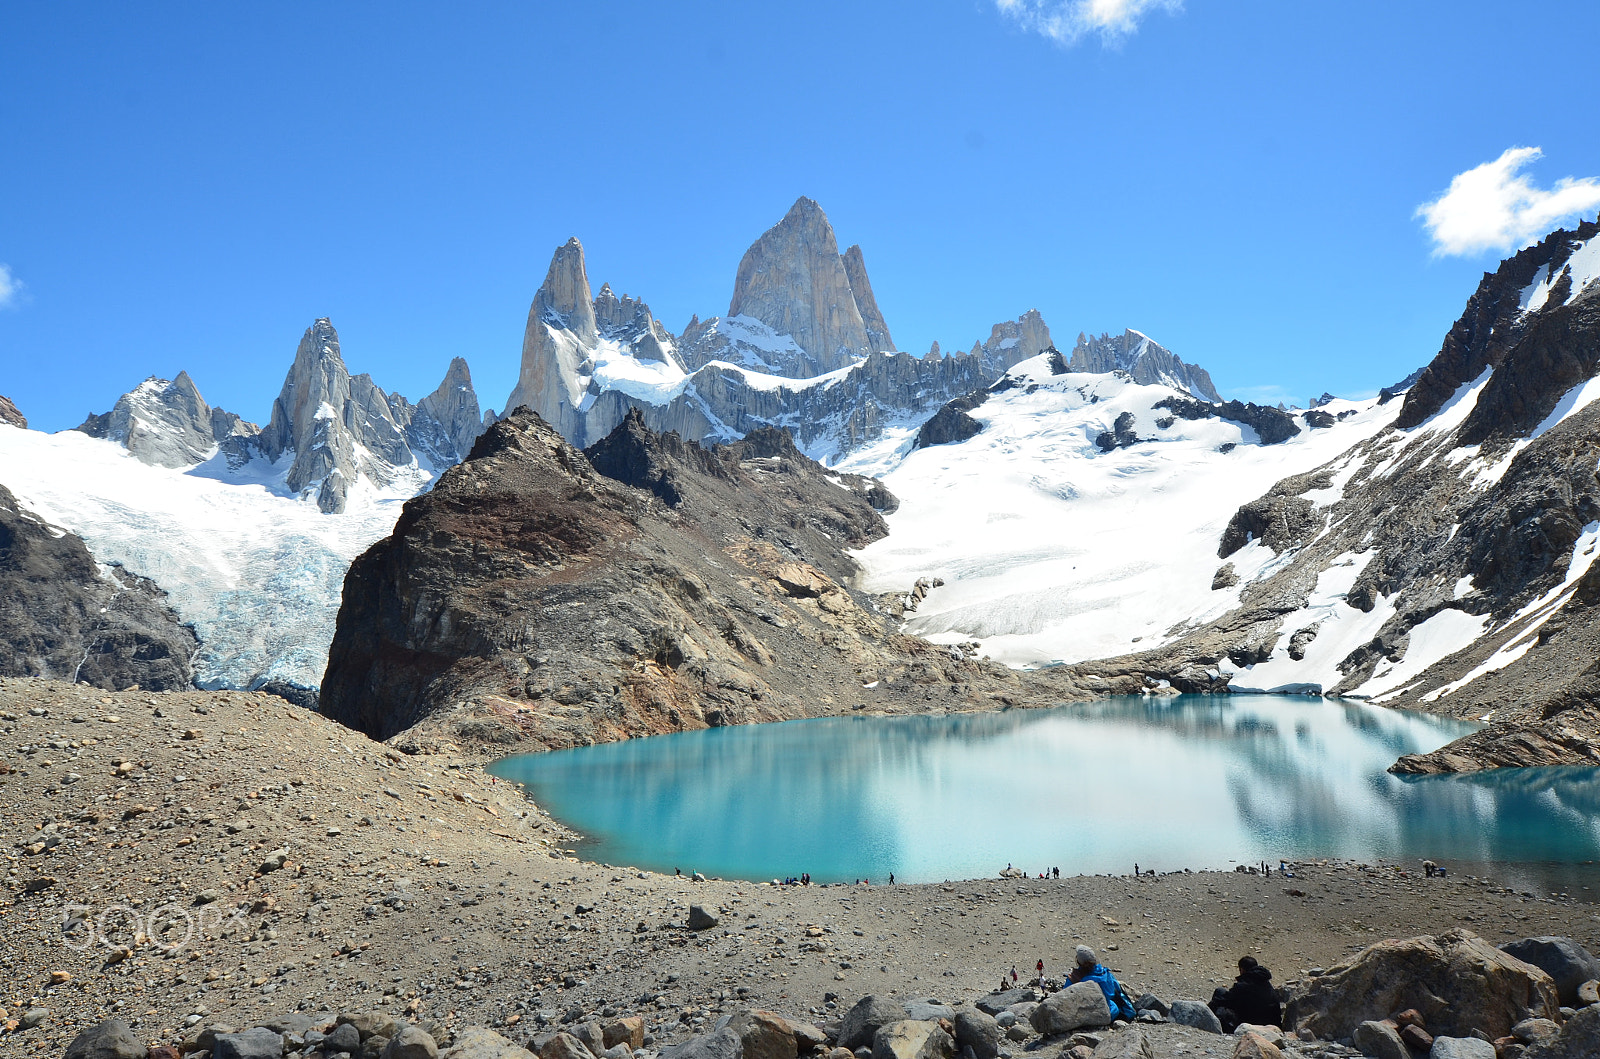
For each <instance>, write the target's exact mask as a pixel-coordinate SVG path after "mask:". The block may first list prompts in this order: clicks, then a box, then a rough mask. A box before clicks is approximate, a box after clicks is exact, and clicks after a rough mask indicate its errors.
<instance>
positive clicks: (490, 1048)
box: [439, 1026, 533, 1059]
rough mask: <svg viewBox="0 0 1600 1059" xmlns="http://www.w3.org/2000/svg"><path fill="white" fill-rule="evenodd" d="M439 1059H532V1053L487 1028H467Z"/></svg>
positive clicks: (457, 1035)
mask: <svg viewBox="0 0 1600 1059" xmlns="http://www.w3.org/2000/svg"><path fill="white" fill-rule="evenodd" d="M439 1059H533V1053H532V1052H530V1051H528V1049H526V1048H524V1047H522V1046H521V1045H518V1044H516V1043H514V1042H512V1041H508V1040H506V1039H505V1038H504V1037H502V1036H500V1034H498V1033H496V1032H495V1031H494V1030H491V1029H489V1028H488V1027H487V1026H468V1027H467V1028H466V1029H464V1030H462V1031H461V1032H460V1033H458V1034H456V1039H455V1041H454V1042H453V1043H452V1044H451V1045H450V1047H448V1048H446V1049H445V1050H444V1051H442V1052H440V1053H439Z"/></svg>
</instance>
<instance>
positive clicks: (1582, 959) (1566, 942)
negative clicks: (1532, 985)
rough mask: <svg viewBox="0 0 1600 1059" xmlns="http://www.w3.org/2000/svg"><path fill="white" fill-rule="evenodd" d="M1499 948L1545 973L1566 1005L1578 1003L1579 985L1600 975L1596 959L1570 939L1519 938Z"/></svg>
mask: <svg viewBox="0 0 1600 1059" xmlns="http://www.w3.org/2000/svg"><path fill="white" fill-rule="evenodd" d="M1500 951H1501V952H1504V953H1508V954H1509V955H1512V956H1515V957H1516V958H1517V959H1519V960H1521V961H1522V962H1523V963H1531V964H1533V966H1535V967H1537V968H1539V970H1541V971H1543V972H1544V973H1545V974H1547V975H1549V976H1550V979H1551V981H1553V982H1555V984H1556V995H1557V996H1559V997H1560V999H1561V1003H1563V1004H1565V1005H1567V1006H1568V1007H1576V1006H1578V987H1579V986H1581V985H1583V983H1585V982H1587V981H1590V980H1591V979H1595V978H1600V959H1596V958H1595V957H1594V956H1592V955H1590V953H1589V950H1588V949H1585V948H1584V947H1583V946H1582V945H1580V944H1579V943H1578V942H1576V941H1574V940H1572V939H1571V938H1559V937H1550V936H1544V937H1537V938H1523V939H1522V940H1520V941H1513V942H1510V943H1508V944H1505V945H1502V946H1500Z"/></svg>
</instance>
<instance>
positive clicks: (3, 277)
mask: <svg viewBox="0 0 1600 1059" xmlns="http://www.w3.org/2000/svg"><path fill="white" fill-rule="evenodd" d="M21 298H22V281H21V280H20V279H18V278H17V277H16V276H14V275H12V274H11V269H10V267H9V266H6V265H0V309H9V308H11V307H12V306H13V305H16V304H17V302H18V301H20V300H21Z"/></svg>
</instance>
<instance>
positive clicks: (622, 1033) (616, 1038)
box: [600, 1015, 644, 1052]
mask: <svg viewBox="0 0 1600 1059" xmlns="http://www.w3.org/2000/svg"><path fill="white" fill-rule="evenodd" d="M600 1032H601V1035H602V1037H601V1039H602V1041H603V1042H604V1044H605V1046H606V1047H607V1048H615V1047H616V1046H617V1045H619V1044H626V1045H627V1046H628V1051H630V1052H632V1051H633V1050H634V1049H635V1048H643V1047H644V1019H643V1018H641V1017H639V1016H638V1015H630V1016H629V1017H627V1018H625V1019H616V1020H615V1021H612V1022H608V1023H606V1024H605V1026H603V1027H602V1028H601V1031H600Z"/></svg>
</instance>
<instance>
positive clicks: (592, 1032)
mask: <svg viewBox="0 0 1600 1059" xmlns="http://www.w3.org/2000/svg"><path fill="white" fill-rule="evenodd" d="M567 1032H568V1033H570V1034H572V1035H573V1036H574V1037H576V1038H578V1040H580V1041H582V1042H583V1046H584V1047H585V1048H587V1049H589V1051H591V1052H593V1053H594V1054H595V1055H599V1054H600V1053H601V1052H603V1051H605V1050H606V1034H605V1030H603V1029H601V1028H600V1024H599V1023H598V1022H580V1023H578V1024H577V1025H576V1026H573V1027H571V1028H570V1029H568V1030H567Z"/></svg>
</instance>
